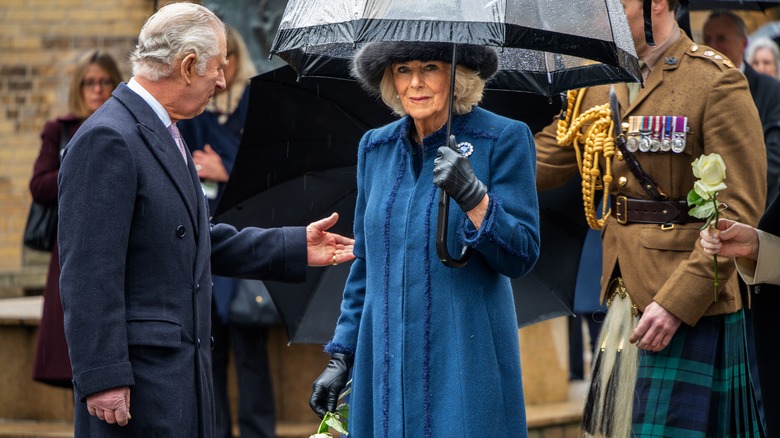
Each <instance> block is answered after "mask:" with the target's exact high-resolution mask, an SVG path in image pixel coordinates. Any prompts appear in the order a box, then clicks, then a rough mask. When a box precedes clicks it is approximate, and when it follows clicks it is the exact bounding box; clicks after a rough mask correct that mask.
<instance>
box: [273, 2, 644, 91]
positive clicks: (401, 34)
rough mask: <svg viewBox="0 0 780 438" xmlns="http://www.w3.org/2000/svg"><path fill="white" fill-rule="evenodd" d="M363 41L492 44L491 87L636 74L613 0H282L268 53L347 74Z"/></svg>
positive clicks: (571, 84) (319, 72) (303, 67)
mask: <svg viewBox="0 0 780 438" xmlns="http://www.w3.org/2000/svg"><path fill="white" fill-rule="evenodd" d="M372 41H422V42H452V43H456V44H479V45H488V46H495V47H501V50H500V52H499V62H500V66H499V72H498V74H497V75H496V77H495V78H494V79H493V80H492V81H491V83H490V84H489V85H488V86H489V87H491V88H499V89H512V90H524V91H531V92H536V93H541V94H545V95H551V94H555V93H559V92H562V91H566V90H569V89H573V88H580V87H584V86H591V85H597V84H603V83H612V82H636V81H639V80H640V78H641V75H640V73H639V64H638V60H637V57H636V51H635V49H634V44H633V40H632V38H631V32H630V30H629V28H628V23H627V21H626V19H625V14H624V12H623V7H622V5H621V3H620V1H619V0H570V1H566V2H562V1H560V0H525V1H517V0H512V1H508V0H499V1H496V0H483V1H468V2H465V1H453V0H426V1H419V0H393V1H392V2H377V1H373V0H358V1H355V0H290V2H289V3H288V4H287V9H286V10H285V13H284V16H283V17H282V21H281V23H280V25H279V31H278V33H277V35H276V38H275V39H274V43H273V45H272V47H271V53H272V54H275V55H277V56H279V57H280V58H282V59H284V60H285V61H287V63H289V64H290V65H292V66H293V68H295V70H296V71H297V72H298V73H299V74H300V75H301V76H327V77H338V78H350V74H349V62H350V61H351V60H352V58H353V56H354V54H355V52H356V51H357V50H358V49H359V48H360V45H361V43H365V42H372Z"/></svg>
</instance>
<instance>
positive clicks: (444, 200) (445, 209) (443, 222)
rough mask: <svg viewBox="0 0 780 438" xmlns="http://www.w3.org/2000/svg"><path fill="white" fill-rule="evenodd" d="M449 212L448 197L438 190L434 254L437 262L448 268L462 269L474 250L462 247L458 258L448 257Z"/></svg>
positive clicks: (442, 190) (441, 190)
mask: <svg viewBox="0 0 780 438" xmlns="http://www.w3.org/2000/svg"><path fill="white" fill-rule="evenodd" d="M449 211H450V195H448V194H447V192H445V191H444V189H439V217H438V218H437V221H436V253H437V254H438V255H439V260H440V261H441V262H442V263H444V265H445V266H449V267H450V268H462V267H464V266H466V263H468V262H469V260H470V259H471V254H472V252H473V251H474V250H473V249H472V248H471V247H470V246H463V250H462V251H461V253H460V258H458V259H457V260H455V259H453V258H452V257H450V251H449V250H448V249H447V228H448V227H449V224H448V216H449Z"/></svg>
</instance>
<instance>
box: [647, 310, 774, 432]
mask: <svg viewBox="0 0 780 438" xmlns="http://www.w3.org/2000/svg"><path fill="white" fill-rule="evenodd" d="M746 345H747V344H746V341H745V324H744V312H743V311H742V310H740V311H739V312H736V313H732V314H728V315H718V316H710V317H704V318H701V319H700V320H699V322H698V323H697V324H696V326H695V327H693V328H692V327H689V326H687V325H685V324H682V325H680V328H679V329H678V330H677V332H676V333H675V335H674V336H673V337H672V341H671V342H670V344H669V345H668V346H667V347H666V348H665V349H664V350H662V351H660V352H658V353H654V352H652V351H645V350H642V351H640V357H639V371H638V374H637V384H636V392H635V394H636V398H635V400H634V418H633V425H632V429H633V436H636V437H673V438H677V437H686V438H689V437H690V438H695V437H702V438H704V437H722V438H730V437H735V438H736V437H764V436H765V434H764V430H763V427H762V424H761V421H760V419H759V415H758V407H757V401H756V398H755V394H754V391H753V386H752V383H751V378H750V372H749V369H748V359H747V347H746Z"/></svg>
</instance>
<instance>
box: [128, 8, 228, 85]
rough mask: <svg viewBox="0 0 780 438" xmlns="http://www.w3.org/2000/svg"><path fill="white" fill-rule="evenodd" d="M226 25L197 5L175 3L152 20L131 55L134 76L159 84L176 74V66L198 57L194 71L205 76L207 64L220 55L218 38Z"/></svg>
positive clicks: (144, 28)
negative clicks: (185, 58) (182, 61)
mask: <svg viewBox="0 0 780 438" xmlns="http://www.w3.org/2000/svg"><path fill="white" fill-rule="evenodd" d="M219 32H222V33H223V35H224V34H225V32H226V29H225V24H224V23H223V22H222V21H221V20H220V19H219V18H218V17H217V16H216V15H214V13H213V12H211V11H210V10H208V9H207V8H205V7H203V6H201V5H197V4H194V3H172V4H169V5H166V6H164V7H162V8H161V9H160V10H159V11H157V12H156V13H155V14H154V15H152V16H151V17H149V19H148V20H146V23H144V27H143V28H142V29H141V33H140V34H139V35H138V44H137V45H136V46H135V50H133V52H132V53H131V54H130V64H131V65H132V67H133V75H134V76H140V77H142V78H145V79H147V80H149V81H152V82H156V81H158V80H160V79H163V78H167V77H168V76H170V75H171V73H172V72H173V68H174V67H175V65H176V62H177V61H179V60H180V59H182V58H184V57H185V56H187V55H189V54H195V55H196V56H197V59H198V61H197V64H196V65H195V69H196V71H197V73H198V74H200V75H202V74H205V72H206V64H207V63H208V61H209V60H210V59H211V58H213V57H215V56H217V55H219V47H218V45H217V35H218V34H219Z"/></svg>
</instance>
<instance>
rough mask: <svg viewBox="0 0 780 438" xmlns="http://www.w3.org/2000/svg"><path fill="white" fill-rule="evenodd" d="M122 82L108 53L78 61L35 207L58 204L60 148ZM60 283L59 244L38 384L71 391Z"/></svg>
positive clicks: (41, 337) (44, 150)
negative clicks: (65, 112) (66, 107)
mask: <svg viewBox="0 0 780 438" xmlns="http://www.w3.org/2000/svg"><path fill="white" fill-rule="evenodd" d="M121 80H122V78H121V75H120V73H119V68H118V67H117V64H116V61H115V60H114V58H113V57H112V56H111V55H109V54H108V53H106V52H102V51H99V50H91V51H89V52H86V53H84V54H82V55H81V56H80V57H79V59H78V61H77V62H76V64H75V65H74V66H73V75H72V77H71V79H70V86H69V96H68V114H66V115H64V116H62V117H57V118H55V119H53V120H49V121H48V122H46V124H45V125H44V127H43V131H42V132H41V150H40V152H39V154H38V158H37V159H36V160H35V165H34V167H33V173H32V178H31V179H30V193H31V194H32V199H33V200H34V201H35V202H38V203H41V204H52V203H56V202H57V175H58V174H59V170H60V157H61V149H62V148H63V147H64V146H65V145H66V144H67V143H68V141H69V140H70V138H71V137H72V136H73V134H75V133H76V130H77V129H78V128H79V126H81V123H82V122H84V120H86V119H87V117H89V116H91V115H92V113H94V112H95V110H97V109H98V108H99V107H100V105H103V103H104V102H105V101H106V100H108V98H109V97H111V92H112V91H113V90H114V88H116V86H117V85H119V82H120V81H121ZM59 282H60V259H59V255H58V254H57V243H56V241H55V243H54V248H53V249H52V252H51V260H50V261H49V270H48V274H47V278H46V286H45V287H44V289H43V314H42V315H41V325H40V329H39V330H38V345H37V349H36V354H35V362H34V363H33V379H35V380H37V381H39V382H43V383H47V384H50V385H55V386H62V387H68V388H69V387H71V385H72V384H71V378H72V373H71V368H70V358H69V357H68V345H67V343H66V342H65V331H64V330H65V328H64V322H63V316H62V303H61V302H60V283H59Z"/></svg>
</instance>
